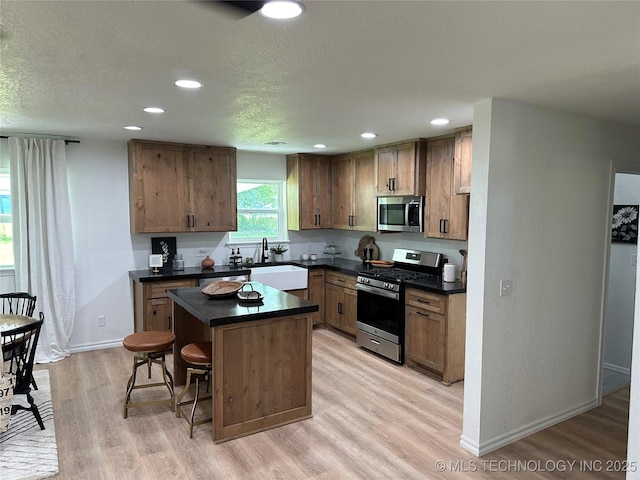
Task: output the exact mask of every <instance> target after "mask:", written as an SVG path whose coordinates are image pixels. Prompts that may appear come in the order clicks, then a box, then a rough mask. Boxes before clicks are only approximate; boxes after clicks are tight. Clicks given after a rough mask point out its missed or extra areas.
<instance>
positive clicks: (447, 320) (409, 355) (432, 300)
mask: <svg viewBox="0 0 640 480" xmlns="http://www.w3.org/2000/svg"><path fill="white" fill-rule="evenodd" d="M466 303H467V295H466V293H458V294H452V295H437V294H434V293H430V292H425V291H423V290H418V289H414V288H408V289H407V291H406V297H405V351H404V356H405V363H406V364H407V365H408V366H410V367H416V366H417V367H421V368H424V369H427V370H429V371H430V372H432V373H434V374H436V375H437V376H439V377H440V378H441V379H442V382H443V383H445V384H451V383H454V382H457V381H460V380H462V379H464V347H465V328H466Z"/></svg>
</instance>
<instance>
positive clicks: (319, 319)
mask: <svg viewBox="0 0 640 480" xmlns="http://www.w3.org/2000/svg"><path fill="white" fill-rule="evenodd" d="M324 279H325V274H324V270H323V269H312V270H309V279H308V283H307V293H308V296H307V300H309V301H310V302H313V303H317V304H318V307H319V308H320V309H319V310H318V311H317V312H313V313H312V314H311V318H312V319H313V324H314V325H320V324H323V323H324V302H325V300H324V298H325V296H324Z"/></svg>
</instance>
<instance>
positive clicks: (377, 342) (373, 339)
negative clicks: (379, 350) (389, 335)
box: [370, 338, 380, 345]
mask: <svg viewBox="0 0 640 480" xmlns="http://www.w3.org/2000/svg"><path fill="white" fill-rule="evenodd" d="M370 340H371V343H373V344H374V345H380V342H379V341H378V340H376V339H375V338H371V339H370Z"/></svg>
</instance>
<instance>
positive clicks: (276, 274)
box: [249, 265, 307, 290]
mask: <svg viewBox="0 0 640 480" xmlns="http://www.w3.org/2000/svg"><path fill="white" fill-rule="evenodd" d="M249 280H250V281H255V282H261V283H264V284H265V285H269V286H270V287H273V288H277V289H278V290H300V289H305V288H307V269H306V268H301V267H296V266H295V265H274V266H269V267H253V268H252V269H251V275H249Z"/></svg>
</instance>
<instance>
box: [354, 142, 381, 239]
mask: <svg viewBox="0 0 640 480" xmlns="http://www.w3.org/2000/svg"><path fill="white" fill-rule="evenodd" d="M353 167H354V168H353V172H354V173H353V177H354V186H353V219H352V222H351V223H352V230H360V231H365V232H375V231H376V229H377V226H378V217H377V212H376V208H377V202H376V192H375V176H374V175H375V162H374V156H373V150H371V151H368V152H362V153H360V154H357V155H356V156H355V157H354V158H353Z"/></svg>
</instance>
